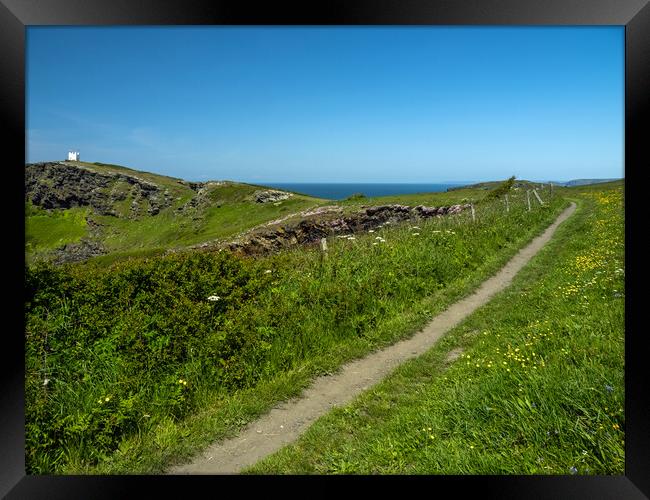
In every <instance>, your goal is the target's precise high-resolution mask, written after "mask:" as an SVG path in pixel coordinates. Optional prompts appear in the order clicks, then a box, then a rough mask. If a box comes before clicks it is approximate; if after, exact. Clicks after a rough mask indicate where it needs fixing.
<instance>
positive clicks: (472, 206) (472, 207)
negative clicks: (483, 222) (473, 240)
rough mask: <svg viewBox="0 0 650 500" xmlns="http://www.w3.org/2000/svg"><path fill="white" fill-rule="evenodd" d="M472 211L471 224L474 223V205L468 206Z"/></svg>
mask: <svg viewBox="0 0 650 500" xmlns="http://www.w3.org/2000/svg"><path fill="white" fill-rule="evenodd" d="M469 207H470V208H471V209H472V222H476V213H475V212H474V203H472V204H470V206H469Z"/></svg>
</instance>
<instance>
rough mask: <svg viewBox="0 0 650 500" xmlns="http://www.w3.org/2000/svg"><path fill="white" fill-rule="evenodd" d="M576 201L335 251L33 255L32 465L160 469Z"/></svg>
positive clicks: (484, 271) (399, 332)
mask: <svg viewBox="0 0 650 500" xmlns="http://www.w3.org/2000/svg"><path fill="white" fill-rule="evenodd" d="M566 205H567V203H566V202H565V201H564V200H562V199H559V198H557V199H555V200H552V202H551V203H549V204H548V205H546V206H545V207H544V208H537V207H536V208H535V209H534V210H532V211H530V212H529V211H527V210H526V209H525V207H524V205H522V204H519V205H516V206H514V204H513V206H512V207H511V210H510V212H509V213H507V214H506V213H505V211H504V210H503V207H502V206H501V204H500V203H498V202H496V203H493V204H486V205H484V206H482V207H480V209H479V207H477V217H478V218H477V221H476V222H475V223H473V222H471V219H470V216H469V214H467V213H464V214H462V215H460V216H458V217H449V218H442V219H433V220H428V221H422V222H421V223H419V224H418V226H417V227H414V226H412V225H411V224H400V225H397V226H396V227H393V226H386V227H383V228H382V229H381V230H378V231H376V232H373V233H367V234H365V235H358V236H357V237H355V238H345V239H343V238H341V239H338V238H335V239H333V240H332V241H331V244H330V250H329V255H328V256H327V258H325V259H323V258H322V255H321V254H320V253H319V251H318V250H317V249H314V248H301V249H296V250H294V251H290V252H283V253H281V254H278V255H275V256H271V257H267V258H262V259H257V260H247V259H237V258H235V257H233V256H230V255H229V254H227V252H224V253H217V254H204V255H200V254H196V255H183V256H167V257H155V258H152V259H148V260H144V261H142V262H126V263H116V264H114V265H112V266H111V267H109V268H108V269H107V270H91V269H89V268H84V267H82V266H76V267H75V266H69V267H63V268H60V269H54V268H52V267H48V266H47V265H43V266H41V267H40V268H37V269H31V270H28V280H27V281H28V294H27V296H28V300H27V301H26V302H27V304H26V316H27V318H26V319H27V331H26V336H27V344H26V347H27V351H26V400H27V404H26V420H27V464H28V470H29V471H30V473H51V472H55V473H151V472H160V471H162V470H163V469H164V468H165V467H166V466H167V465H169V464H170V463H173V462H175V461H179V460H182V459H184V458H187V457H189V456H191V454H192V453H194V452H196V451H197V450H199V449H200V448H202V447H204V446H206V445H207V444H209V443H210V442H212V441H213V440H215V439H218V438H222V437H225V436H227V435H230V434H232V433H234V432H236V431H237V430H238V429H239V428H241V427H242V426H243V425H244V424H246V423H247V422H249V421H250V420H252V419H254V418H256V417H257V416H259V415H260V414H262V413H263V412H264V411H266V410H268V409H269V408H270V407H271V406H272V405H273V404H274V403H276V402H278V401H280V400H282V399H286V398H287V397H290V396H294V395H296V394H298V393H299V392H300V390H301V389H302V388H303V387H305V386H306V385H307V384H308V383H309V381H310V380H311V379H312V378H313V377H314V376H316V375H319V374H322V373H324V372H328V371H334V370H336V369H337V368H338V367H339V366H340V365H341V364H342V363H343V362H345V361H347V360H350V359H353V358H355V357H360V356H363V355H364V354H367V353H368V352H370V351H371V350H373V349H377V348H380V347H383V346H385V345H387V344H390V343H392V342H394V341H395V340H397V339H399V338H403V337H405V336H408V335H410V334H412V333H413V332H414V331H416V330H417V329H418V328H419V327H421V326H422V325H423V324H425V323H426V322H427V321H428V320H429V319H430V318H431V317H432V316H433V315H435V314H437V313H438V312H440V311H441V310H443V309H444V308H445V307H446V306H447V305H448V304H450V303H452V302H453V301H455V300H457V299H458V298H460V297H462V296H464V295H465V294H467V293H469V292H471V290H473V289H474V288H475V287H476V286H477V285H478V284H479V283H480V282H482V281H483V280H484V279H485V278H486V277H487V276H489V275H490V274H492V273H494V272H495V271H496V270H497V269H498V268H499V267H501V265H503V263H505V262H506V261H507V260H508V259H509V258H510V257H511V256H512V255H514V253H516V251H517V250H518V249H519V248H520V247H521V246H523V245H524V244H526V243H527V242H528V241H530V240H531V239H532V238H533V237H534V236H535V235H537V234H539V233H540V232H541V231H542V230H543V229H544V228H545V227H547V226H548V224H549V223H550V222H551V221H552V220H554V219H555V217H556V216H557V214H558V213H559V212H560V211H561V210H562V209H563V208H564V207H565V206H566ZM382 240H383V241H382ZM210 296H219V299H215V301H213V302H211V301H210V300H208V297H210Z"/></svg>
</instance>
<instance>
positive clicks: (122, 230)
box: [25, 161, 326, 262]
mask: <svg viewBox="0 0 650 500" xmlns="http://www.w3.org/2000/svg"><path fill="white" fill-rule="evenodd" d="M325 202H326V200H320V199H317V198H313V197H310V196H305V195H301V194H297V193H289V192H285V191H282V190H279V189H271V188H266V187H264V186H255V185H252V184H244V183H239V182H232V181H227V180H224V181H209V182H187V181H184V180H182V179H176V178H173V177H167V176H163V175H157V174H153V173H148V172H141V171H138V170H134V169H130V168H127V167H123V166H120V165H109V164H103V163H87V162H73V161H63V162H58V161H57V162H42V163H34V164H28V165H26V166H25V203H26V241H25V244H26V251H27V257H28V260H30V261H31V260H34V259H35V258H47V259H53V260H55V261H59V262H66V261H77V260H85V259H87V258H89V257H94V256H99V255H104V254H109V253H110V254H120V253H121V254H126V255H141V254H145V255H146V254H148V253H156V252H158V253H159V252H162V251H163V250H165V249H168V248H173V247H180V246H188V245H192V244H196V243H201V242H204V241H208V240H212V239H217V238H223V237H230V236H233V235H236V234H238V233H240V232H241V231H244V230H246V229H249V228H251V227H254V226H256V225H259V224H262V223H264V222H267V221H271V220H274V219H278V218H280V217H282V216H285V215H287V214H291V213H294V212H297V211H299V210H304V209H306V208H309V207H314V206H318V205H320V204H323V203H325Z"/></svg>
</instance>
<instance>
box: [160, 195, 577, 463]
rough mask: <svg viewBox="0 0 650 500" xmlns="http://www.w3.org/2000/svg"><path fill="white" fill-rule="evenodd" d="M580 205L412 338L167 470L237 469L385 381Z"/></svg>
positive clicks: (483, 298)
mask: <svg viewBox="0 0 650 500" xmlns="http://www.w3.org/2000/svg"><path fill="white" fill-rule="evenodd" d="M575 209H576V205H575V203H571V206H570V207H568V208H567V209H566V210H564V211H563V212H562V213H561V214H560V215H559V217H558V218H557V219H556V220H555V222H553V223H552V224H551V225H550V226H549V227H548V228H547V229H546V230H545V231H544V233H542V234H541V235H540V236H538V237H536V238H535V239H534V240H533V241H532V242H531V243H529V244H528V245H527V246H526V247H524V248H522V249H521V250H520V251H519V252H518V253H517V254H516V255H515V256H514V257H513V258H512V259H511V260H510V261H509V262H508V263H507V264H506V265H505V266H504V267H503V268H502V269H501V270H500V271H499V272H498V273H497V274H496V275H494V276H492V277H491V278H489V279H487V280H486V281H484V282H483V283H482V284H481V285H480V286H479V287H478V288H477V289H476V290H475V291H474V293H472V294H471V295H469V296H467V297H465V298H464V299H462V300H460V301H458V302H456V303H454V304H453V305H451V306H450V307H449V308H448V309H446V310H445V311H444V312H442V313H440V314H439V315H437V316H436V317H435V318H433V319H432V320H431V322H430V323H428V324H427V325H426V326H425V327H424V328H423V329H422V330H421V331H419V332H418V333H416V334H415V335H414V336H413V337H411V338H409V339H405V340H402V341H399V342H397V343H395V344H393V345H392V346H390V347H387V348H385V349H383V350H381V351H378V352H374V353H372V354H370V355H368V356H366V357H365V358H362V359H358V360H355V361H352V362H350V363H348V364H346V365H344V366H343V367H342V368H341V370H340V372H339V373H337V374H335V375H332V376H321V377H318V378H317V379H315V380H314V382H313V383H312V385H311V386H309V387H308V388H307V389H305V390H304V391H303V394H302V395H301V396H300V397H299V398H294V399H291V400H289V401H286V402H283V403H281V404H279V405H278V406H276V407H274V408H273V409H272V410H271V411H270V412H269V413H267V414H266V415H264V416H263V417H261V418H260V419H258V420H256V421H254V422H251V423H249V424H248V425H247V426H246V427H244V428H243V429H242V430H241V432H240V433H239V435H237V436H236V437H234V438H231V439H227V440H225V441H221V442H217V443H215V444H213V445H210V446H209V447H208V448H207V449H205V450H204V451H203V452H202V453H200V454H199V455H197V456H196V457H195V458H194V459H193V460H192V461H191V462H190V463H186V464H182V465H177V466H174V467H172V468H171V469H169V471H168V472H167V474H233V473H238V472H239V471H241V470H242V469H244V468H245V467H248V466H250V465H253V464H254V463H256V462H258V461H259V460H261V459H262V458H264V457H266V456H268V455H270V454H271V453H274V452H276V451H277V450H279V449H280V448H282V447H283V446H285V445H287V444H289V443H291V442H292V441H294V440H296V439H297V438H298V437H299V436H300V434H302V433H303V432H304V431H305V430H307V428H308V427H309V426H310V425H311V424H312V423H313V422H314V421H315V420H316V419H318V418H319V417H321V416H322V415H323V414H325V413H326V412H327V411H328V410H330V409H331V408H332V407H335V406H341V405H343V404H345V403H348V402H349V401H351V400H352V399H354V398H355V397H356V396H358V395H359V394H360V393H361V392H363V391H364V390H366V389H368V388H370V387H371V386H373V385H375V384H376V383H378V382H379V381H381V380H382V379H383V378H384V377H386V376H387V375H388V374H389V373H390V372H391V371H392V370H393V369H395V368H396V367H397V366H398V365H399V364H401V363H403V362H404V361H407V360H408V359H411V358H414V357H417V356H419V355H421V354H423V353H424V352H426V351H427V350H428V349H430V348H431V347H432V346H433V345H434V344H435V343H436V341H437V340H438V339H440V338H441V337H442V335H443V334H444V333H445V332H447V331H449V330H450V329H452V328H453V327H454V326H456V325H457V324H458V323H460V322H461V321H462V320H463V319H464V318H466V317H467V316H469V315H470V314H472V313H473V312H474V311H475V310H476V309H478V308H479V307H481V306H483V305H485V304H486V303H487V302H488V301H489V300H490V298H491V297H492V296H493V295H495V294H496V293H498V292H501V291H502V290H504V289H505V288H506V287H508V286H509V285H510V283H511V282H512V279H513V277H514V276H515V275H516V274H517V272H519V270H521V268H522V267H524V265H526V263H528V261H529V260H530V259H531V258H532V257H533V256H534V255H535V254H536V253H537V252H538V251H539V250H540V249H541V248H542V247H543V246H544V245H545V244H546V243H547V242H548V241H549V240H550V239H551V237H552V236H553V233H554V232H555V230H556V229H557V227H558V226H559V225H560V224H561V223H562V222H564V221H565V220H566V219H568V218H569V217H570V216H571V215H572V214H573V212H574V211H575Z"/></svg>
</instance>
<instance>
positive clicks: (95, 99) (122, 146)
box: [26, 26, 624, 183]
mask: <svg viewBox="0 0 650 500" xmlns="http://www.w3.org/2000/svg"><path fill="white" fill-rule="evenodd" d="M26 36H27V38H26V41H27V46H26V49H27V51H26V68H27V69H26V71H27V74H26V98H27V99H26V107H27V109H26V119H27V125H26V126H27V130H26V141H27V151H26V156H27V157H26V161H27V162H28V163H31V162H36V161H47V160H60V159H64V158H65V157H66V155H67V151H68V149H70V148H76V149H78V150H79V151H80V153H81V159H82V160H85V161H99V162H104V163H116V164H120V165H126V166H130V167H133V168H136V169H139V170H147V171H151V172H157V173H161V174H165V175H171V176H175V177H181V178H184V179H188V180H208V179H231V180H239V181H244V182H259V183H261V182H264V181H268V182H272V181H273V182H451V181H461V182H464V181H483V180H497V179H503V178H506V177H509V176H510V175H516V176H517V178H520V179H531V180H569V179H576V178H614V177H622V176H623V175H624V172H623V161H624V156H623V155H624V28H623V27H618V26H612V27H518V28H512V27H415V26H413V27H212V26H210V27H198V26H197V27H192V26H188V27H33V26H29V27H27V35H26Z"/></svg>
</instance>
